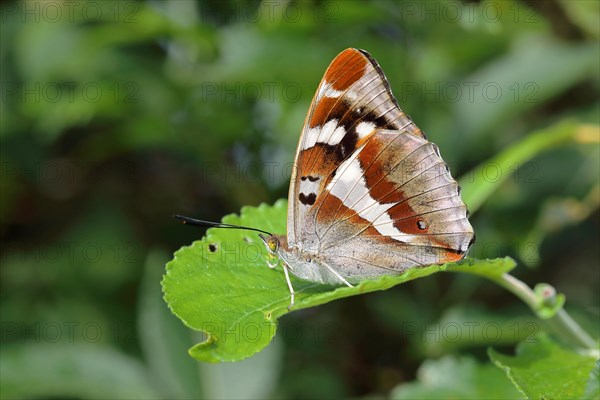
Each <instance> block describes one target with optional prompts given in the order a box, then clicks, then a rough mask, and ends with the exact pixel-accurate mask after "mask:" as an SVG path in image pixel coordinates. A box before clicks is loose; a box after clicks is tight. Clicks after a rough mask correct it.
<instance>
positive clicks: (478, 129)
mask: <svg viewBox="0 0 600 400" xmlns="http://www.w3.org/2000/svg"><path fill="white" fill-rule="evenodd" d="M598 68H599V59H598V43H597V42H589V43H577V44H573V43H568V42H565V41H558V40H556V39H554V38H551V37H548V36H545V35H540V34H537V33H530V34H524V35H520V36H518V37H517V38H515V40H514V42H513V44H512V49H510V51H509V52H508V53H505V54H503V55H502V56H500V57H498V58H495V59H493V60H492V61H491V62H490V63H488V64H487V65H485V66H484V67H483V68H481V69H479V70H477V71H475V72H474V73H473V74H471V75H470V76H467V77H465V79H464V84H465V87H466V85H467V84H471V85H475V86H474V88H475V89H474V90H473V92H472V95H466V93H465V95H463V96H461V97H460V98H459V101H458V102H457V103H456V109H455V110H456V114H457V118H458V119H459V120H460V122H461V123H462V129H463V130H464V131H465V135H466V138H465V140H466V142H467V143H468V145H465V151H469V150H471V151H472V149H474V148H476V147H475V142H476V140H478V141H479V142H480V143H481V142H482V141H487V140H490V139H491V141H492V142H494V141H499V142H501V141H502V140H503V138H502V137H499V136H495V137H494V136H492V137H490V135H489V134H488V135H484V133H494V132H497V131H498V129H497V128H502V127H504V130H505V131H506V132H504V135H505V136H506V135H511V134H512V132H511V131H510V130H511V126H510V122H511V121H513V120H515V119H516V117H517V116H519V115H522V114H524V113H525V112H526V111H527V110H530V109H533V108H536V107H539V106H540V104H543V103H545V102H547V101H548V100H550V99H552V97H554V96H557V95H558V94H560V93H561V92H564V91H565V90H567V89H568V88H570V87H572V86H574V85H575V84H577V83H578V82H584V81H585V80H586V79H594V76H595V75H597V72H596V71H598Z"/></svg>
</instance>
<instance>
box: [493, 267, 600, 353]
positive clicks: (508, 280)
mask: <svg viewBox="0 0 600 400" xmlns="http://www.w3.org/2000/svg"><path fill="white" fill-rule="evenodd" d="M488 278H491V279H492V280H493V281H494V282H496V283H498V284H499V285H501V286H502V287H504V288H506V289H507V290H509V291H511V292H512V293H513V294H515V295H516V296H517V297H519V298H520V299H521V300H523V301H524V302H525V304H527V305H528V306H529V308H531V310H532V311H533V312H534V313H535V314H536V315H537V316H538V317H540V318H542V317H541V316H540V313H539V310H540V307H541V303H540V299H539V298H538V297H537V296H536V294H535V293H534V292H533V290H531V288H530V287H529V286H527V284H525V283H524V282H523V281H520V280H519V279H517V278H515V277H514V276H512V275H510V274H502V275H500V276H498V277H494V278H492V277H488ZM548 322H549V323H550V324H551V325H552V327H553V328H554V329H556V331H557V332H558V333H559V334H561V335H562V336H563V337H565V339H567V340H568V341H569V342H572V343H575V344H576V345H577V346H579V347H583V348H585V349H590V350H595V351H597V344H596V342H595V341H594V339H592V337H591V336H590V335H588V333H587V332H586V331H584V330H583V328H582V327H581V326H579V324H578V323H577V322H576V321H575V320H574V319H573V318H571V316H570V315H569V314H568V313H567V312H566V311H565V309H564V308H561V309H560V310H558V312H557V313H556V314H555V315H554V316H553V317H551V318H549V319H548Z"/></svg>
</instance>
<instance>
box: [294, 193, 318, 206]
mask: <svg viewBox="0 0 600 400" xmlns="http://www.w3.org/2000/svg"><path fill="white" fill-rule="evenodd" d="M298 200H300V203H302V204H304V205H306V206H312V205H313V204H315V201H316V200H317V195H316V194H314V193H310V194H309V195H308V196H307V195H305V194H304V193H300V195H299V196H298Z"/></svg>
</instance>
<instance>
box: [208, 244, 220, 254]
mask: <svg viewBox="0 0 600 400" xmlns="http://www.w3.org/2000/svg"><path fill="white" fill-rule="evenodd" d="M217 249H218V246H217V244H216V243H211V244H209V245H208V251H210V252H211V253H214V252H215V251H217Z"/></svg>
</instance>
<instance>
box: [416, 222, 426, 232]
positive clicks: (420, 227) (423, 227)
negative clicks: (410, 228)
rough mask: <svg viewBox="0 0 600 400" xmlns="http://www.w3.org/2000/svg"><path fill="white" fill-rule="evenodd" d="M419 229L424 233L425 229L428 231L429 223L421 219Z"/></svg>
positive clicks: (418, 224) (418, 223)
mask: <svg viewBox="0 0 600 400" xmlns="http://www.w3.org/2000/svg"><path fill="white" fill-rule="evenodd" d="M417 228H419V229H420V230H422V231H424V230H425V229H427V223H426V222H425V221H423V220H422V219H420V220H418V221H417Z"/></svg>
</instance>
